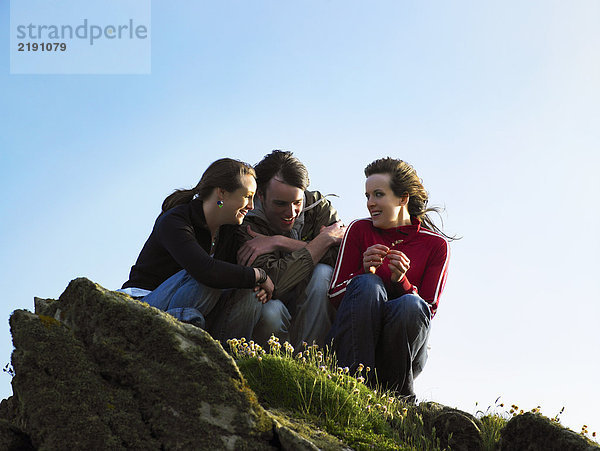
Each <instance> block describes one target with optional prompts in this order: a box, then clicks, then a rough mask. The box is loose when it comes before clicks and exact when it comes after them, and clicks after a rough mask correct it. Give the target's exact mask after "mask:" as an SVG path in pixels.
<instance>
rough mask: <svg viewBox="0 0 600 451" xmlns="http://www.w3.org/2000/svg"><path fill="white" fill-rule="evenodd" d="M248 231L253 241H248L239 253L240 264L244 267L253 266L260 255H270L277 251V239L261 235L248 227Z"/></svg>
mask: <svg viewBox="0 0 600 451" xmlns="http://www.w3.org/2000/svg"><path fill="white" fill-rule="evenodd" d="M247 230H248V234H249V235H250V236H251V237H252V239H250V240H248V241H246V242H245V243H244V244H243V245H242V247H240V249H239V250H238V253H237V260H238V264H240V265H244V266H250V265H252V263H254V260H256V257H258V256H259V255H263V254H268V253H269V252H273V251H275V250H276V249H277V246H276V240H275V237H272V236H266V235H261V234H260V233H257V232H255V231H254V230H252V229H251V228H250V226H248V227H247Z"/></svg>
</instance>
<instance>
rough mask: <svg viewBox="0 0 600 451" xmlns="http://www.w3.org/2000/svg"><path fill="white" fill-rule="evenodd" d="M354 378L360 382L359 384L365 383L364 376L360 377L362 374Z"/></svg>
mask: <svg viewBox="0 0 600 451" xmlns="http://www.w3.org/2000/svg"><path fill="white" fill-rule="evenodd" d="M356 380H357V381H358V382H360V383H361V384H364V383H365V378H364V377H362V376H359V377H357V378H356Z"/></svg>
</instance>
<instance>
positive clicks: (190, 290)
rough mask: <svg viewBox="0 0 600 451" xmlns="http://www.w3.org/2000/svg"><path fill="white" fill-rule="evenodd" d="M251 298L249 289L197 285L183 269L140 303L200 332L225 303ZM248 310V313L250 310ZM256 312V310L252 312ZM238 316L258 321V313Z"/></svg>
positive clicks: (244, 313)
mask: <svg viewBox="0 0 600 451" xmlns="http://www.w3.org/2000/svg"><path fill="white" fill-rule="evenodd" d="M246 297H253V298H254V299H256V297H255V296H254V293H253V292H252V290H250V289H246V290H232V289H220V288H211V287H207V286H206V285H202V284H201V283H199V282H197V281H196V279H194V278H193V277H192V276H190V275H189V274H188V272H187V271H186V270H184V269H182V270H181V271H179V272H177V273H175V274H174V275H172V276H171V277H169V278H168V279H167V280H165V281H164V282H163V283H162V284H160V285H159V286H158V287H157V288H156V289H155V290H154V291H152V292H150V294H148V295H146V296H144V297H143V298H142V299H141V301H142V302H146V303H148V304H150V305H151V306H152V307H156V308H157V309H159V310H163V311H165V312H167V313H168V314H170V315H171V316H174V317H175V318H177V319H178V320H180V321H183V322H186V323H191V324H193V325H195V326H198V327H201V328H202V329H206V328H207V323H206V316H207V315H208V314H209V313H211V312H213V314H214V313H215V311H219V310H222V309H224V308H225V307H226V305H228V304H227V301H228V300H229V299H243V298H246ZM240 305H241V306H246V307H248V308H250V307H252V304H251V303H249V302H241V303H240ZM250 310H251V309H250ZM255 310H256V309H255ZM240 314H241V315H243V316H247V315H250V316H252V315H254V316H255V317H256V318H258V315H259V314H260V310H257V311H252V310H251V311H247V312H240Z"/></svg>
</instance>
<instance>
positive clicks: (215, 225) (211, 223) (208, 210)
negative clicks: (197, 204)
mask: <svg viewBox="0 0 600 451" xmlns="http://www.w3.org/2000/svg"><path fill="white" fill-rule="evenodd" d="M202 209H203V211H204V219H206V225H207V226H208V230H210V236H211V238H212V241H214V240H215V238H216V237H217V233H218V231H219V227H221V222H220V220H219V212H218V210H217V202H216V201H214V202H211V201H210V199H207V200H206V202H203V203H202Z"/></svg>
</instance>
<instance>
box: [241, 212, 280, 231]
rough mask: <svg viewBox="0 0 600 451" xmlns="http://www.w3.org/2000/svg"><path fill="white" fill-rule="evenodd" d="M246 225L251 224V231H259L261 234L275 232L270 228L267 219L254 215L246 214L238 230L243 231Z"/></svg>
mask: <svg viewBox="0 0 600 451" xmlns="http://www.w3.org/2000/svg"><path fill="white" fill-rule="evenodd" d="M246 226H251V227H252V230H253V231H255V232H257V233H260V234H261V235H276V233H275V232H274V231H273V230H272V229H271V226H270V224H269V223H268V221H265V220H264V219H263V218H261V217H259V216H256V215H252V216H251V215H248V216H246V217H245V218H244V222H243V223H242V226H241V227H240V229H239V230H241V231H242V232H244V233H245V232H246Z"/></svg>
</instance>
